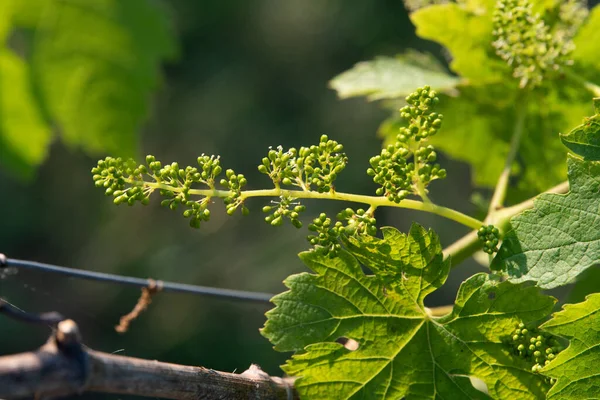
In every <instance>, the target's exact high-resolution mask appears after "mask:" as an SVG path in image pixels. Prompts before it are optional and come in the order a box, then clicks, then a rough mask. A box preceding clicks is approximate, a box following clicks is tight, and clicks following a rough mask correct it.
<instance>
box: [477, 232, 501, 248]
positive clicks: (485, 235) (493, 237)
mask: <svg viewBox="0 0 600 400" xmlns="http://www.w3.org/2000/svg"><path fill="white" fill-rule="evenodd" d="M477 237H478V238H479V240H480V241H481V243H482V244H483V251H485V252H486V253H488V254H494V253H496V252H497V251H498V242H500V230H499V229H498V228H496V227H495V226H494V225H487V226H482V227H481V228H479V229H478V230H477Z"/></svg>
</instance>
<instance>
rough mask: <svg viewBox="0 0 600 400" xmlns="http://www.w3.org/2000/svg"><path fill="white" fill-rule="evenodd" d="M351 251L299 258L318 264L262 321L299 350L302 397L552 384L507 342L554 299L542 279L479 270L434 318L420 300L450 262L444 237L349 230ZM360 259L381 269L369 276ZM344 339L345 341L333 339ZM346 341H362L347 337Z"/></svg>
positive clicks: (542, 388)
mask: <svg viewBox="0 0 600 400" xmlns="http://www.w3.org/2000/svg"><path fill="white" fill-rule="evenodd" d="M346 245H347V248H348V249H349V251H350V253H348V252H345V251H343V252H340V253H338V256H337V257H334V258H330V257H328V256H325V255H323V254H322V253H319V252H306V253H302V254H301V255H300V257H301V258H302V260H303V261H304V262H305V263H306V264H307V265H308V266H309V268H311V269H312V270H313V271H314V272H315V274H309V273H303V274H299V275H294V276H291V277H289V278H288V279H287V280H286V281H285V284H286V285H287V286H288V287H289V288H290V289H291V290H290V291H288V292H285V293H283V294H280V295H278V296H276V297H275V298H273V302H274V303H275V304H276V305H277V307H276V308H275V309H273V310H271V311H269V312H268V313H267V317H268V321H267V323H266V325H265V327H264V329H263V330H262V333H263V335H265V336H266V337H267V338H269V339H270V340H271V342H272V343H273V344H274V345H275V348H276V349H277V350H280V351H296V352H297V353H296V354H295V355H294V356H293V358H292V359H291V360H290V361H288V363H287V364H286V365H285V366H284V367H283V368H284V370H285V371H286V372H287V373H289V374H291V375H296V376H298V377H300V378H299V379H298V380H297V381H296V383H295V386H296V388H297V390H298V391H299V393H300V395H301V396H306V398H319V399H322V398H336V399H347V398H367V397H368V398H373V399H384V398H405V399H416V398H465V399H483V398H488V397H487V396H486V395H485V394H484V393H482V392H479V391H478V390H476V389H474V387H473V386H472V385H471V383H470V380H469V376H473V377H477V378H479V379H481V380H483V381H484V382H485V384H486V385H487V388H488V390H489V394H490V396H491V397H492V398H495V399H516V398H519V399H539V398H543V397H544V395H545V392H546V391H547V390H548V385H547V384H546V380H545V378H544V377H542V376H540V375H539V374H536V373H533V372H532V370H531V369H532V365H531V363H530V362H528V361H526V360H525V359H523V358H521V357H519V356H518V354H517V350H516V349H515V348H513V346H511V344H510V338H511V336H510V335H511V334H512V332H513V331H514V330H515V326H519V324H520V323H529V322H534V321H537V320H539V319H541V318H543V317H545V316H546V315H547V314H548V313H549V312H550V311H551V310H552V307H553V305H554V301H555V300H554V299H553V298H552V297H549V296H545V295H542V294H541V293H540V291H539V289H538V288H535V287H532V286H529V287H526V286H524V285H515V284H512V283H510V282H500V281H498V280H496V279H495V278H494V277H493V276H490V275H486V274H477V275H474V276H472V277H471V278H470V279H468V280H467V281H466V282H464V283H463V284H462V286H461V288H460V289H459V292H458V295H457V300H456V304H455V306H454V310H453V311H452V313H451V314H449V315H447V316H445V317H442V318H433V317H431V316H430V315H429V314H428V312H427V309H426V308H425V306H424V303H423V300H424V298H425V297H426V296H427V295H428V294H430V293H432V292H434V291H435V290H436V289H438V288H439V287H441V286H442V285H443V283H444V282H445V280H446V278H447V276H448V272H449V269H450V262H449V260H443V256H442V248H441V245H440V243H439V239H438V237H437V235H435V234H434V233H433V232H431V231H427V230H425V229H424V228H423V227H421V226H419V225H413V227H412V228H411V230H410V233H409V234H408V235H404V234H402V233H400V232H398V231H397V230H396V229H394V228H384V229H383V239H378V238H374V237H364V238H362V239H360V240H359V239H356V238H352V237H350V238H348V239H347V241H346ZM359 262H360V263H362V264H363V265H364V266H366V267H367V268H369V269H370V270H371V271H373V272H374V273H375V276H368V275H365V274H364V273H363V271H362V269H361V266H360V264H359ZM345 340H347V342H346V346H347V347H346V346H344V345H342V344H340V343H338V342H344V341H345ZM348 342H350V343H355V344H356V345H358V347H356V345H354V346H348Z"/></svg>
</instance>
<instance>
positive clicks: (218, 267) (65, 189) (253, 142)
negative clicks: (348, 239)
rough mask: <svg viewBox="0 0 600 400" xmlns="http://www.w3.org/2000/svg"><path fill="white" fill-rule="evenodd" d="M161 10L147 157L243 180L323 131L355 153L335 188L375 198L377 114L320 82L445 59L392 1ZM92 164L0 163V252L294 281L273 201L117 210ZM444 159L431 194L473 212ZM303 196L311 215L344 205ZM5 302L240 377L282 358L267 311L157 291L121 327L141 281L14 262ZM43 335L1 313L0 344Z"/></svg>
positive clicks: (219, 4)
mask: <svg viewBox="0 0 600 400" xmlns="http://www.w3.org/2000/svg"><path fill="white" fill-rule="evenodd" d="M166 5H167V7H170V9H171V15H172V18H173V25H174V27H175V30H176V34H177V36H178V41H179V43H180V48H181V50H180V57H179V59H178V60H177V61H176V62H173V63H172V64H169V65H166V66H165V69H164V83H163V85H162V88H161V89H160V90H159V91H158V92H157V93H156V96H155V101H154V104H153V108H152V110H151V113H150V118H149V120H148V122H147V123H146V124H145V126H144V128H143V133H142V151H143V153H144V154H146V153H151V154H154V155H155V156H156V157H157V158H158V159H160V160H163V161H164V162H170V161H175V160H176V161H178V162H179V163H180V164H182V165H184V164H185V165H187V164H193V163H195V159H196V157H197V156H198V155H200V154H201V153H207V154H220V155H221V157H222V164H223V165H224V167H225V168H234V169H235V170H236V171H239V172H242V173H244V174H246V176H247V178H248V181H249V185H248V186H249V188H254V189H256V188H268V187H269V186H270V184H271V183H270V181H269V180H268V179H267V178H266V177H265V176H263V175H260V174H259V173H258V172H257V169H256V166H257V165H258V163H259V162H260V159H261V158H262V157H263V156H264V155H265V154H266V152H267V150H268V147H269V146H277V145H283V146H284V147H290V146H296V147H298V146H301V145H309V144H312V143H315V142H317V141H318V138H319V137H320V135H321V134H324V133H326V134H328V135H329V136H330V137H331V138H334V139H336V140H338V141H340V142H342V143H343V144H344V145H345V148H346V151H347V153H348V156H349V159H350V163H349V165H348V167H347V169H346V171H345V172H344V174H343V175H342V176H340V178H339V182H338V185H337V187H338V189H339V190H342V191H346V192H355V193H365V194H369V193H374V189H375V187H374V184H373V183H372V182H371V180H370V178H369V177H368V176H367V175H366V174H365V169H366V168H367V165H368V159H369V157H370V156H371V155H374V154H376V153H378V152H379V149H380V147H381V141H380V139H378V138H377V137H376V134H375V132H376V130H377V127H378V125H379V123H380V122H381V121H382V120H383V119H384V118H385V117H386V116H387V113H386V112H385V111H383V110H381V109H380V107H378V105H377V104H374V103H367V102H366V101H365V100H364V99H356V100H345V101H340V100H338V99H337V98H336V95H335V93H334V91H333V90H331V89H329V88H328V87H327V82H328V80H329V79H331V78H332V77H334V76H335V75H337V74H339V73H340V72H342V71H344V70H346V69H348V68H350V67H352V66H353V65H354V64H355V63H356V62H359V61H362V60H367V59H371V58H373V57H375V56H377V55H382V54H383V55H394V54H397V53H400V52H402V51H403V50H404V49H406V48H417V49H420V50H425V51H430V52H433V53H434V54H436V55H438V56H440V57H441V54H442V53H441V51H440V49H439V48H438V47H437V46H435V45H434V44H432V43H429V42H424V41H422V40H419V39H417V38H416V37H415V35H414V28H413V26H412V25H411V23H410V22H409V20H408V17H407V14H406V11H405V10H404V7H403V4H402V2H401V1H399V0H387V1H376V2H367V1H363V2H352V3H349V2H346V1H342V0H330V1H327V2H325V1H305V0H286V1H279V0H257V1H252V2H248V1H234V0H230V1H214V0H211V1H208V0H205V1H196V0H173V1H170V2H168V3H166ZM96 161H97V158H96V157H88V156H85V155H84V154H83V153H81V152H77V151H72V150H68V149H66V148H65V147H64V146H63V145H62V144H61V143H60V142H56V143H55V144H54V145H53V147H52V149H51V154H50V157H49V158H48V159H47V161H46V162H45V163H44V164H43V165H42V167H41V168H40V169H39V170H38V172H37V176H36V178H35V179H34V180H33V181H31V182H22V181H19V180H16V179H14V178H13V177H12V176H10V175H9V174H7V173H4V172H3V171H1V170H0V192H1V193H2V196H0V252H3V253H5V254H6V255H7V256H8V257H12V258H23V259H29V260H37V261H43V262H49V263H54V264H59V265H65V266H70V267H76V268H81V269H86V270H92V271H104V272H111V273H119V274H124V275H131V276H138V277H144V278H145V277H152V278H155V279H163V280H171V281H177V282H184V283H193V284H199V285H209V286H218V287H224V288H234V289H244V290H256V291H265V292H271V293H279V292H281V291H283V290H285V287H284V286H283V284H282V281H283V280H284V279H285V278H286V277H287V276H288V275H290V274H293V273H298V272H302V271H306V270H307V268H306V267H305V266H304V265H303V264H302V263H301V262H300V260H299V259H298V257H297V253H299V252H300V251H303V250H305V249H307V248H308V246H309V245H308V243H307V242H306V239H305V236H306V235H307V231H306V230H305V229H301V230H296V229H295V228H293V227H292V226H291V224H284V225H283V226H281V227H277V228H273V227H271V226H269V225H267V224H265V223H264V222H263V221H262V219H263V217H264V216H263V215H262V213H261V211H260V209H261V208H262V206H263V205H264V203H265V202H268V200H264V199H262V200H261V199H259V200H256V199H255V200H254V201H252V202H251V203H250V204H249V206H250V208H251V210H252V213H251V214H250V216H248V217H244V218H242V217H241V216H240V215H239V214H236V215H235V216H233V217H228V216H227V215H226V214H225V212H224V210H223V209H222V207H221V206H219V205H218V204H216V205H215V207H214V209H213V216H212V219H211V221H210V222H209V223H206V224H204V225H203V226H202V227H201V229H200V230H193V229H191V228H189V227H188V224H187V221H186V220H185V219H184V218H183V217H181V215H180V213H174V212H171V211H169V210H167V209H163V208H161V207H159V205H158V201H154V202H153V203H152V204H151V205H150V206H148V207H141V206H136V207H133V208H128V207H125V206H122V207H116V206H114V205H113V204H112V201H111V199H109V198H106V197H104V196H103V193H102V191H100V190H98V189H96V188H95V187H94V185H93V182H92V179H91V175H90V172H89V171H90V169H91V168H92V166H94V164H95V163H96ZM442 162H443V163H444V164H445V165H446V166H447V169H448V171H449V177H448V179H446V180H444V181H441V182H436V183H434V184H433V185H432V186H431V197H432V199H433V200H434V201H435V202H438V203H440V204H442V205H445V206H449V207H453V208H456V209H458V210H460V211H463V212H467V213H473V212H474V211H475V206H474V205H473V204H472V203H471V201H470V199H471V194H472V188H471V184H470V178H469V169H468V167H467V166H466V165H464V164H459V163H455V162H451V161H450V160H445V159H444V160H442ZM485 194H487V193H485ZM155 200H156V199H155ZM306 204H307V206H308V211H307V212H306V214H305V216H304V221H306V222H308V221H310V220H311V219H312V218H314V216H315V215H317V214H318V213H320V212H323V211H327V212H329V213H336V212H337V211H339V210H340V209H342V208H343V207H345V206H346V205H345V204H341V203H336V204H334V203H332V202H308V203H306ZM354 206H355V207H356V205H354ZM377 217H378V220H379V223H380V225H392V226H396V227H398V228H399V229H401V230H404V231H406V230H408V228H409V226H410V224H411V222H412V221H418V222H420V223H422V224H423V225H425V226H426V227H431V228H433V229H435V230H436V232H438V234H439V235H440V237H441V240H442V243H443V245H444V246H446V245H449V244H450V243H452V242H453V241H454V240H455V239H457V238H459V237H460V236H461V235H463V234H464V233H466V228H464V227H463V226H460V225H458V224H456V223H453V222H451V221H447V220H444V219H442V218H440V217H436V216H432V215H428V214H424V213H415V212H409V211H408V210H400V209H393V210H391V209H386V210H379V211H378V214H377ZM305 225H306V224H305ZM477 268H480V267H477V266H476V264H475V263H474V262H472V261H469V262H467V263H465V265H464V266H461V267H460V268H457V269H456V270H454V271H452V275H451V279H450V280H449V283H448V284H447V285H446V286H444V288H442V289H441V290H439V291H438V292H436V293H435V294H434V295H432V296H430V298H428V299H427V301H428V304H429V305H442V304H449V303H451V302H453V298H454V296H455V293H456V289H457V287H458V285H459V283H460V282H461V281H462V280H463V279H464V278H465V277H466V276H468V275H470V274H471V273H473V271H474V270H475V269H477ZM0 296H2V297H4V298H6V299H7V300H8V301H10V302H12V303H14V304H15V305H17V306H18V307H21V308H22V309H24V310H27V311H31V312H43V311H59V312H61V313H62V314H64V315H66V316H68V317H70V318H73V319H75V320H76V321H77V322H78V323H79V325H80V328H81V330H82V333H83V337H84V341H85V343H86V344H87V345H88V346H90V347H92V348H94V349H97V350H101V351H106V352H118V353H119V354H123V355H129V356H135V357H143V358H147V359H158V360H162V361H168V362H174V363H179V364H189V365H202V366H206V367H208V368H213V369H217V370H222V371H238V372H241V371H243V370H244V369H246V368H247V367H248V366H249V365H250V363H256V364H259V365H260V366H261V367H262V368H263V369H265V370H266V371H267V372H269V373H270V374H275V375H281V371H280V369H279V365H280V364H282V363H283V362H284V360H285V359H286V358H287V357H288V356H289V354H281V353H277V352H275V351H274V350H273V349H272V347H271V345H270V344H269V342H268V341H267V340H266V339H264V338H263V337H262V336H261V335H260V334H259V331H258V330H259V328H260V327H261V326H262V325H263V323H264V321H265V317H264V313H265V312H266V311H267V310H268V309H269V306H268V305H257V304H248V303H244V302H234V301H230V300H222V299H215V298H204V297H197V296H191V295H175V294H160V295H158V296H156V297H155V298H154V301H153V303H152V305H151V306H150V308H149V309H148V311H147V312H145V313H144V314H142V315H141V316H140V317H139V318H138V319H137V320H136V321H134V322H133V323H132V325H131V327H130V330H129V332H127V333H126V334H117V333H115V331H114V326H115V325H116V324H117V323H118V320H119V317H120V316H121V315H123V314H126V313H127V312H129V311H130V309H131V308H132V307H133V306H134V305H135V303H136V300H137V298H138V296H139V291H138V290H136V289H131V288H123V287H120V286H116V285H111V284H104V283H95V282H86V281H81V280H75V279H69V278H65V277H62V276H56V275H51V274H47V273H41V272H29V271H24V270H21V271H19V272H18V273H17V274H15V275H9V276H5V277H3V278H2V279H0ZM48 334H49V330H48V329H46V328H43V327H31V326H24V325H22V324H19V323H16V322H14V321H10V320H8V319H6V318H0V337H1V338H2V340H0V354H9V353H15V352H20V351H27V350H32V349H34V348H35V347H37V346H39V345H40V344H42V343H43V341H44V340H45V339H46V338H47V336H48ZM87 396H88V395H86V397H87ZM89 396H91V395H89Z"/></svg>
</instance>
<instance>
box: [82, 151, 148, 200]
mask: <svg viewBox="0 0 600 400" xmlns="http://www.w3.org/2000/svg"><path fill="white" fill-rule="evenodd" d="M145 173H147V169H146V167H145V166H144V165H140V166H138V165H137V164H136V163H135V161H133V160H126V161H124V160H123V159H121V158H120V157H119V158H112V157H106V158H105V159H104V160H100V161H98V165H97V166H96V167H94V168H92V174H93V180H94V184H95V185H96V187H100V188H104V189H105V190H104V194H106V195H107V196H113V197H114V203H115V204H123V203H127V204H128V205H130V206H132V205H134V204H135V203H136V202H137V201H139V202H140V203H142V204H144V205H146V204H148V203H149V202H150V197H149V196H150V193H151V191H149V190H148V189H146V188H144V186H143V184H142V174H145Z"/></svg>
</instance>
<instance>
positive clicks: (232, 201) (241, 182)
mask: <svg viewBox="0 0 600 400" xmlns="http://www.w3.org/2000/svg"><path fill="white" fill-rule="evenodd" d="M225 176H226V177H227V179H221V182H219V183H220V184H221V185H222V186H225V187H226V188H227V189H229V190H230V191H231V194H230V195H229V196H227V197H225V198H224V199H223V202H224V203H225V206H226V210H227V215H233V213H234V212H235V210H237V208H238V207H239V206H240V205H241V206H242V215H248V214H249V213H250V210H249V209H248V207H246V206H245V205H244V201H243V199H242V188H243V187H244V186H246V184H248V180H247V179H246V178H245V177H244V175H242V174H236V173H235V171H234V170H232V169H228V170H227V171H225Z"/></svg>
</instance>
